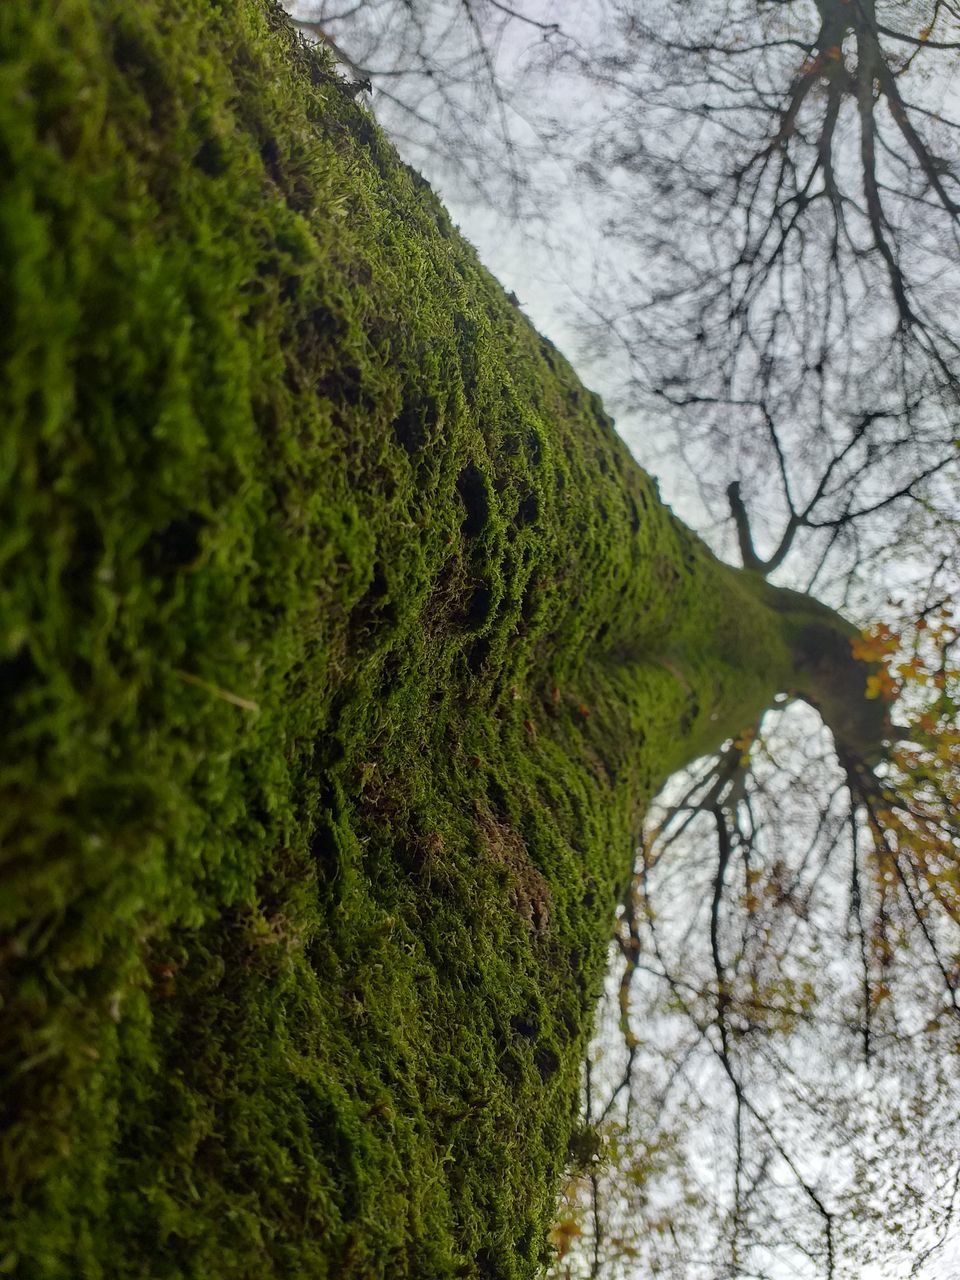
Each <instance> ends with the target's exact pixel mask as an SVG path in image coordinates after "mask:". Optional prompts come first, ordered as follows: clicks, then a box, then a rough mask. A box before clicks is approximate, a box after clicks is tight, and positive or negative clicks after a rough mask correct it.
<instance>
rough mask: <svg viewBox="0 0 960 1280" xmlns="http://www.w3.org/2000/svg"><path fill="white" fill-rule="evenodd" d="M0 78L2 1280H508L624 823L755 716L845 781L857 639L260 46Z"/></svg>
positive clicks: (608, 901) (123, 44)
mask: <svg viewBox="0 0 960 1280" xmlns="http://www.w3.org/2000/svg"><path fill="white" fill-rule="evenodd" d="M0 59H2V65H3V68H4V73H3V75H2V77H0V154H2V156H3V164H2V166H0V263H2V273H3V298H4V307H5V310H6V315H7V317H8V319H7V322H6V323H5V325H4V326H3V329H2V332H0V359H2V361H3V367H4V376H3V381H2V385H0V406H2V415H3V416H2V420H3V422H4V433H3V443H2V454H0V485H2V489H0V501H2V504H3V522H2V542H0V554H2V557H3V563H4V574H3V580H2V584H0V593H2V595H0V620H2V621H0V625H2V632H0V699H2V723H3V724H4V726H5V736H4V751H3V756H2V762H0V769H2V773H0V778H2V784H0V785H2V788H3V805H2V807H0V840H2V847H3V850H4V859H5V861H4V893H3V896H2V916H0V923H2V926H3V929H4V942H3V944H2V945H3V951H2V955H3V960H4V974H3V998H4V1017H3V1030H2V1033H0V1034H2V1037H3V1042H2V1059H0V1062H2V1067H3V1071H4V1077H5V1079H4V1087H3V1092H2V1098H3V1102H2V1104H0V1105H2V1107H3V1111H4V1136H3V1140H2V1148H0V1158H2V1163H0V1168H2V1171H3V1173H2V1178H3V1183H4V1189H5V1191H6V1192H7V1193H8V1194H9V1196H10V1205H9V1207H8V1211H7V1212H5V1213H4V1214H3V1215H2V1216H0V1221H2V1223H3V1226H2V1227H0V1270H4V1271H5V1273H6V1272H10V1271H11V1270H12V1271H13V1272H18V1273H19V1274H23V1275H25V1276H27V1275H29V1276H36V1277H41V1276H42V1277H48V1278H49V1277H76V1276H85V1277H87V1276H89V1277H94V1276H101V1275H103V1276H111V1277H114V1276H116V1277H121V1276H131V1277H132V1276H143V1275H146V1274H150V1275H151V1276H157V1277H160V1276H169V1277H174V1276H189V1277H211V1276H216V1277H218V1280H228V1278H229V1277H237V1278H239V1277H251V1276H257V1277H258V1280H265V1278H266V1277H271V1276H277V1277H279V1276H284V1277H289V1276H301V1275H302V1276H311V1277H320V1276H337V1277H361V1276H362V1277H368V1276H389V1277H403V1276H409V1277H416V1278H417V1280H429V1278H431V1277H442V1276H453V1275H460V1276H487V1277H493V1276H496V1277H520V1276H532V1275H534V1274H536V1273H538V1271H539V1270H540V1269H541V1267H542V1265H543V1263H544V1260H545V1258H546V1254H545V1233H546V1231H547V1229H548V1227H549V1225H550V1221H551V1215H552V1212H553V1206H554V1194H555V1191H556V1188H557V1183H558V1180H559V1178H560V1176H561V1173H562V1170H563V1166H564V1163H565V1160H566V1158H567V1146H568V1141H569V1138H570V1135H571V1132H572V1129H573V1127H574V1123H575V1118H576V1110H577V1096H578V1082H579V1070H580V1063H581V1059H582V1055H583V1052H584V1048H585V1045H586V1042H587V1037H588V1035H589V1032H590V1022H591V1014H592V1010H593V1007H594V1003H595V1001H596V998H597V994H598V991H599V988H600V983H601V980H602V975H603V970H604V964H605V957H606V952H607V941H608V937H609V933H610V927H611V920H612V915H613V910H614V906H615V903H616V902H617V900H618V897H619V896H620V895H621V893H622V891H623V889H624V886H625V884H626V882H627V879H628V877H629V875H630V871H631V862H632V858H633V851H634V843H635V838H636V833H637V830H638V824H639V821H640V818H641V815H642V813H643V810H644V807H645V806H646V805H647V803H648V802H649V800H650V798H651V796H652V795H653V793H654V792H655V791H656V790H657V788H658V787H659V786H660V785H661V783H662V782H663V781H664V779H665V778H666V777H667V776H668V775H669V774H670V772H671V771H673V770H675V769H676V768H677V767H679V766H681V765H683V764H684V763H686V762H688V761H689V760H691V759H692V758H693V757H695V756H696V755H698V754H701V753H704V752H708V751H710V750H711V749H713V748H715V747H716V746H717V745H718V744H719V743H720V742H721V741H722V740H723V739H724V738H725V737H728V736H730V735H731V734H732V733H735V732H736V731H737V730H738V729H740V728H741V727H742V726H743V725H745V724H746V723H748V722H749V721H751V720H753V719H755V718H756V717H757V716H758V715H759V713H760V712H761V711H762V710H763V708H764V707H766V706H767V705H768V704H769V702H770V700H771V698H772V696H773V695H774V694H775V693H776V692H777V691H786V692H795V693H797V694H799V695H801V696H804V697H807V698H809V699H810V700H812V701H814V702H816V703H817V705H819V706H820V707H821V709H822V710H823V712H824V714H825V716H827V718H828V719H829V720H830V722H831V724H832V725H833V726H834V727H835V729H837V731H838V732H840V733H841V734H845V735H846V736H847V737H848V738H849V740H850V747H851V749H854V750H856V751H857V752H858V753H860V754H864V755H869V754H870V753H871V751H872V750H873V748H874V747H875V745H876V742H877V741H878V739H879V736H880V733H881V731H882V723H881V721H880V720H878V719H877V717H876V716H875V715H871V714H870V713H869V704H864V703H863V699H862V696H861V695H862V692H863V682H864V674H865V673H864V672H863V670H862V669H861V665H860V664H856V663H854V662H853V660H852V659H851V658H850V655H849V644H848V636H849V634H850V628H849V627H848V626H847V625H846V624H845V623H843V621H842V620H841V619H839V618H837V617H836V616H835V615H833V614H831V613H830V612H829V611H828V610H826V609H824V608H822V607H821V606H819V605H816V604H815V602H810V601H806V600H804V599H803V598H801V597H796V596H795V595H792V594H790V593H776V592H775V590H774V589H773V588H771V587H769V586H768V585H767V584H765V583H764V582H763V581H762V580H761V579H760V578H759V577H758V576H757V575H755V574H751V573H744V572H738V571H736V570H733V569H730V568H728V567H727V566H724V565H722V564H720V563H719V562H718V561H717V560H716V559H715V558H714V557H713V556H712V555H711V554H710V552H709V551H708V550H707V549H706V548H705V547H704V546H703V545H702V544H701V543H700V542H699V541H698V540H697V539H696V538H695V536H694V535H693V534H691V533H690V532H689V531H688V530H687V529H685V528H684V527H683V526H681V525H680V524H679V523H678V522H677V521H676V520H675V519H674V518H673V516H672V515H671V513H670V512H669V511H668V510H667V509H666V508H665V507H664V506H662V505H661V503H660V502H659V500H658V497H657V492H656V485H655V484H654V482H653V481H651V479H650V478H649V477H648V476H646V475H645V474H644V473H643V472H642V471H640V470H639V469H638V468H637V466H636V465H635V464H634V462H633V461H632V460H631V458H630V456H629V455H628V453H627V451H626V449H625V447H624V446H623V444H622V443H621V442H620V440H619V439H618V438H617V436H616V435H615V434H614V431H613V428H612V425H611V423H610V421H609V419H608V418H607V417H606V415H605V414H604V412H603V410H602V408H601V406H600V404H599V402H598V400H597V398H596V397H595V396H593V395H592V394H591V393H590V392H588V391H586V390H585V389H584V388H583V387H582V386H581V384H580V383H579V382H578V380H577V378H576V377H575V375H574V374H573V372H572V370H571V369H570V368H569V366H568V365H567V364H566V362H565V361H564V360H563V359H562V357H561V356H559V354H558V353H557V352H556V351H555V350H554V348H553V347H552V346H551V345H550V344H549V343H548V342H546V341H545V340H544V339H542V338H540V337H539V336H538V335H537V334H536V333H535V332H534V331H533V330H532V328H531V327H530V326H529V325H528V324H527V323H526V321H525V320H524V318H523V316H522V315H521V314H520V313H519V312H518V310H517V308H516V307H514V306H512V305H510V303H509V302H508V301H507V299H506V298H505V296H504V295H503V292H502V291H501V289H500V288H499V286H498V285H497V284H496V283H495V282H494V281H493V280H492V279H491V277H490V276H489V275H488V274H487V273H486V272H485V271H484V270H483V268H482V267H481V266H480V265H479V264H478V262H477V260H476V258H475V256H474V253H473V251H472V250H471V248H470V247H469V246H468V245H467V244H465V243H464V241H463V240H462V239H461V238H460V237H459V235H458V234H457V232H456V230H455V229H454V228H453V227H452V226H451V224H450V221H449V219H448V218H447V216H446V214H445V213H444V211H443V209H442V208H441V207H440V205H439V204H438V202H437V201H436V199H435V198H434V196H433V195H432V194H431V192H430V191H429V190H428V189H427V188H426V187H425V184H424V183H423V181H422V180H421V179H420V178H419V177H418V175H416V174H415V173H413V172H411V171H409V170H407V169H406V168H405V167H404V166H403V165H402V164H401V163H400V162H399V160H398V159H397V157H396V155H395V154H394V152H393V151H392V150H391V148H390V146H389V145H388V144H387V143H386V142H385V140H384V138H383V137H382V135H381V134H380V133H379V131H378V130H377V128H376V126H375V125H374V123H373V122H372V120H371V119H370V117H369V116H368V115H367V114H366V113H365V112H364V111H363V110H362V109H361V108H360V107H359V106H358V105H357V104H356V103H355V102H354V101H353V98H352V96H351V95H350V93H349V92H346V91H345V90H344V87H343V85H342V84H341V82H340V80H339V79H338V77H337V76H336V74H335V73H334V72H333V71H332V69H331V68H330V66H329V65H328V63H327V62H326V61H325V60H324V55H323V54H322V53H319V52H317V51H316V50H308V49H307V48H305V47H304V46H303V45H302V44H301V43H300V42H299V41H298V40H297V39H296V38H295V37H294V36H293V35H292V33H291V32H290V30H289V28H288V26H287V24H286V21H285V19H284V18H283V16H282V15H281V14H280V12H279V11H277V10H274V9H273V8H271V7H269V6H267V5H265V4H262V3H258V2H257V0H242V2H240V3H237V4H236V5H231V6H220V5H218V4H215V3H211V2H210V0H178V3H176V4H173V3H172V2H171V0H153V2H152V3H138V4H130V3H128V0H74V2H73V3H71V4H68V5H65V4H63V3H60V0H31V3H30V4H27V3H26V0H13V2H12V3H10V2H9V0H8V3H7V4H5V5H4V6H2V10H0ZM838 671H840V672H842V673H843V674H842V675H841V676H840V677H839V678H838V676H837V672H838ZM864 705H866V706H867V707H868V711H867V712H866V713H865V712H863V711H862V707H863V706H864ZM18 1268H20V1270H19V1271H18Z"/></svg>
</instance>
